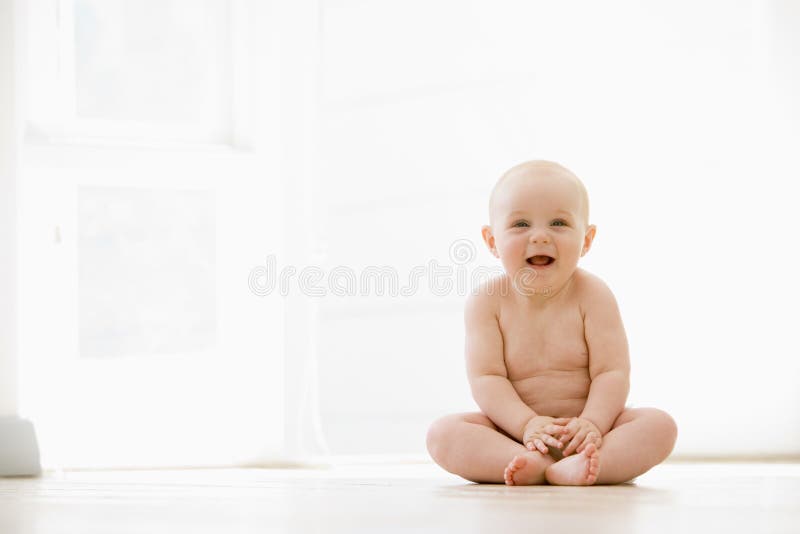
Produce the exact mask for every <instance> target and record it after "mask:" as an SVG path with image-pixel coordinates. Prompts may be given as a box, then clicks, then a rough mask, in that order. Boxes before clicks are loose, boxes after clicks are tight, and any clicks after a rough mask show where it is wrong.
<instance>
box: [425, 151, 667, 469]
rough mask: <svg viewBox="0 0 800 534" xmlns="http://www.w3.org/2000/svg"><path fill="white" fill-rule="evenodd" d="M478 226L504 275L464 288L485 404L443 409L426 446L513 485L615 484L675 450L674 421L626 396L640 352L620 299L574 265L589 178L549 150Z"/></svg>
mask: <svg viewBox="0 0 800 534" xmlns="http://www.w3.org/2000/svg"><path fill="white" fill-rule="evenodd" d="M489 222H490V225H489V226H484V227H483V229H482V232H483V239H484V241H485V242H486V245H487V246H488V247H489V250H490V251H491V253H492V254H493V255H494V256H496V257H498V258H499V259H500V261H501V263H502V264H503V269H504V271H505V273H504V275H502V276H499V277H497V278H495V279H493V280H491V281H489V282H488V283H486V284H484V285H482V286H481V288H480V290H479V291H478V292H477V294H475V295H472V296H470V297H469V298H468V300H467V303H466V309H465V313H464V320H465V327H466V364H467V376H468V378H469V383H470V386H471V389H472V395H473V397H474V398H475V402H476V403H477V404H478V406H479V407H480V409H481V410H482V413H481V412H474V413H461V414H454V415H448V416H445V417H442V418H441V419H438V420H437V421H435V422H434V423H433V425H432V426H431V428H430V430H429V431H428V436H427V445H428V451H429V452H430V454H431V456H432V457H433V459H434V460H435V461H436V463H438V464H439V465H440V466H442V467H443V468H444V469H446V470H447V471H450V472H451V473H455V474H457V475H460V476H461V477H463V478H465V479H467V480H471V481H473V482H488V483H502V482H504V483H505V484H508V485H524V484H545V483H550V484H560V485H589V484H617V483H621V482H626V481H630V480H632V479H634V478H635V477H636V476H638V475H640V474H642V473H644V472H646V471H647V470H648V469H650V468H651V467H653V466H654V465H656V464H658V463H660V462H661V461H663V460H664V459H665V458H666V457H667V456H668V455H669V453H670V452H671V451H672V447H673V445H674V444H675V438H676V436H677V427H676V426H675V422H674V421H673V420H672V418H671V417H670V416H669V415H668V414H666V413H665V412H663V411H661V410H657V409H654V408H630V407H626V406H625V400H626V398H627V396H628V389H629V382H628V379H629V373H630V362H629V359H628V342H627V338H626V336H625V329H624V327H623V325H622V319H621V318H620V313H619V309H618V307H617V302H616V300H615V299H614V295H613V294H612V293H611V290H610V289H609V288H608V286H606V284H605V283H604V282H603V281H602V280H600V279H599V278H598V277H596V276H594V275H592V274H590V273H589V272H587V271H585V270H583V269H580V268H578V259H579V258H580V257H582V256H583V255H584V254H586V253H587V252H588V251H589V248H590V247H591V245H592V241H593V240H594V236H595V232H596V227H595V226H594V225H590V224H589V198H588V195H587V193H586V189H585V188H584V186H583V184H582V183H581V181H580V180H579V179H578V178H577V177H576V176H575V175H574V174H572V173H571V172H570V171H569V170H567V169H565V168H564V167H562V166H561V165H558V164H556V163H552V162H548V161H530V162H526V163H522V164H520V165H517V166H516V167H514V168H512V169H511V170H509V171H508V172H506V173H505V174H504V175H503V176H502V177H501V178H500V179H499V180H498V182H497V184H496V185H495V187H494V190H493V191H492V194H491V197H490V200H489Z"/></svg>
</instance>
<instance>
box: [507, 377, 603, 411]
mask: <svg viewBox="0 0 800 534" xmlns="http://www.w3.org/2000/svg"><path fill="white" fill-rule="evenodd" d="M509 380H510V381H511V385H512V386H513V387H514V389H515V390H516V391H517V394H519V396H520V398H521V399H522V402H524V403H525V404H527V405H528V406H530V408H531V409H532V410H533V411H534V412H536V413H537V414H538V415H548V416H550V417H577V416H579V415H580V414H581V412H582V411H583V407H584V405H585V404H586V399H587V398H588V396H589V385H590V384H591V380H590V379H589V369H587V368H581V369H570V370H549V371H545V372H542V373H538V374H534V375H532V376H528V377H524V378H523V377H520V378H516V379H514V378H512V377H509Z"/></svg>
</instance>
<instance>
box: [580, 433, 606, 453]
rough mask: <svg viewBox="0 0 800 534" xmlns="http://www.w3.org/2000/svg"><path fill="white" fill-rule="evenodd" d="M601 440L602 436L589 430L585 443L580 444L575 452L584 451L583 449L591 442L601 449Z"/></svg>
mask: <svg viewBox="0 0 800 534" xmlns="http://www.w3.org/2000/svg"><path fill="white" fill-rule="evenodd" d="M601 441H602V438H600V436H598V435H597V434H596V433H595V432H589V433H588V434H586V439H584V440H583V443H581V444H580V446H579V447H578V448H577V450H575V452H576V453H578V454H580V453H582V452H583V449H585V448H586V446H587V445H589V444H590V443H594V445H595V447H597V448H598V449H599V448H600V442H601Z"/></svg>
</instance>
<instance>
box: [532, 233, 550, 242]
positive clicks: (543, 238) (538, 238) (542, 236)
mask: <svg viewBox="0 0 800 534" xmlns="http://www.w3.org/2000/svg"><path fill="white" fill-rule="evenodd" d="M549 242H550V238H549V237H547V234H546V233H544V232H534V233H533V234H531V243H549Z"/></svg>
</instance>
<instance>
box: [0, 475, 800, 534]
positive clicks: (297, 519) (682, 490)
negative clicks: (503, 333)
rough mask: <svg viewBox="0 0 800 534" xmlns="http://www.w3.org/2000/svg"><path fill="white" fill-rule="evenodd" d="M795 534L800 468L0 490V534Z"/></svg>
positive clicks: (217, 478)
mask: <svg viewBox="0 0 800 534" xmlns="http://www.w3.org/2000/svg"><path fill="white" fill-rule="evenodd" d="M579 529H580V531H585V532H587V533H591V534H598V533H605V532H608V533H612V532H613V533H615V534H624V533H628V532H630V533H634V532H647V533H658V532H669V533H674V532H703V533H709V532H725V533H737V532H743V533H744V532H746V533H748V534H753V533H761V532H768V533H798V532H800V464H754V463H713V464H709V463H668V464H663V465H661V466H658V467H657V468H655V469H653V470H652V471H650V472H649V473H647V474H645V475H643V476H641V477H639V479H638V480H637V481H636V483H635V484H632V485H623V486H605V487H602V486H597V487H590V488H564V487H552V486H542V487H505V486H501V485H476V484H472V483H468V482H466V481H464V480H462V479H460V478H458V477H455V476H453V475H450V474H448V473H445V472H444V471H442V470H440V469H439V468H438V467H436V466H435V465H432V464H408V465H398V464H395V465H360V466H358V465H341V466H337V467H333V468H328V469H313V470H311V469H303V470H278V469H274V470H266V469H219V470H214V469H207V470H176V471H107V472H102V471H98V472H67V473H48V474H46V475H45V476H43V477H41V478H34V479H26V478H7V479H0V533H2V534H12V533H13V534H16V533H47V534H51V533H52V534H57V533H70V534H72V533H75V534H93V533H98V534H100V533H102V534H126V533H134V532H135V533H148V534H160V533H173V534H174V533H183V532H185V533H192V534H202V533H207V532H221V533H250V532H253V533H255V532H258V533H269V532H334V533H336V532H491V533H498V534H499V533H500V532H536V533H540V532H541V533H545V534H562V533H571V532H578V531H579Z"/></svg>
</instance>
